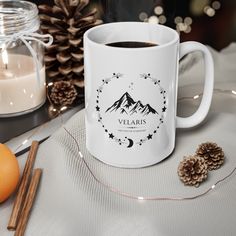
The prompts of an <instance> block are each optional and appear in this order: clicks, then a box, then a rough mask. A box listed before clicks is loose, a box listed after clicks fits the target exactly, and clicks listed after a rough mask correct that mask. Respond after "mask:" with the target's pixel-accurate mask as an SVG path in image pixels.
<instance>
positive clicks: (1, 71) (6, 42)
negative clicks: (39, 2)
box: [0, 0, 52, 117]
mask: <svg viewBox="0 0 236 236" xmlns="http://www.w3.org/2000/svg"><path fill="white" fill-rule="evenodd" d="M39 28H40V21H39V17H38V9H37V6H36V5H35V4H33V3H30V2H26V1H17V0H13V1H12V0H10V1H8V0H6V1H0V117H9V116H17V115H21V114H25V113H29V112H32V111H34V110H35V109H37V108H39V107H40V106H42V105H43V104H44V102H45V100H46V85H45V66H44V62H43V55H44V50H43V48H44V46H45V45H46V44H50V43H51V42H48V43H44V42H43V39H44V38H47V37H48V38H49V39H50V40H49V41H52V37H51V36H50V35H40V34H39V33H40V32H39Z"/></svg>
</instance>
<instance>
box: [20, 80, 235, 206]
mask: <svg viewBox="0 0 236 236" xmlns="http://www.w3.org/2000/svg"><path fill="white" fill-rule="evenodd" d="M51 85H52V84H50V86H51ZM214 93H225V94H229V95H234V96H236V90H224V89H214ZM201 97H202V93H199V94H196V95H194V96H190V97H181V98H178V101H181V100H186V99H193V100H197V99H200V98H201ZM52 109H54V111H55V112H56V114H57V116H60V120H61V124H62V128H63V129H64V131H65V132H66V133H67V134H68V135H69V136H70V137H71V139H72V140H73V141H74V143H75V144H76V148H77V151H78V155H79V157H80V159H81V161H82V164H83V165H84V166H85V167H86V168H87V170H88V172H89V173H90V175H91V176H92V178H93V179H94V180H95V181H96V182H97V183H98V184H100V185H101V186H103V187H105V188H106V189H108V190H109V191H110V192H113V193H115V194H118V195H120V196H123V197H127V198H130V199H134V200H138V201H158V200H159V201H160V200H165V201H184V200H194V199H197V198H200V197H203V196H205V195H207V194H209V193H210V192H212V191H213V190H214V189H215V188H216V187H217V186H218V185H219V184H220V183H222V182H224V181H226V180H227V179H228V178H230V177H231V176H232V175H233V174H234V173H235V171H236V167H235V168H233V169H232V170H231V172H230V173H229V174H228V175H226V176H224V177H223V178H221V179H219V180H218V181H217V182H215V183H214V184H213V185H212V186H210V187H209V188H208V189H207V190H205V191H203V192H202V193H200V194H196V195H193V196H188V197H184V196H180V197H171V196H165V197H160V196H141V195H133V194H131V193H128V192H124V191H121V190H120V189H117V188H115V187H113V186H110V185H109V184H106V183H105V182H103V181H102V180H100V179H99V178H98V177H97V176H96V175H95V174H94V172H93V170H92V169H91V168H90V166H89V164H88V162H87V161H86V159H85V158H84V155H83V153H82V151H81V149H80V144H79V143H78V141H77V140H76V138H75V137H74V136H73V135H72V134H71V132H70V131H69V130H68V129H67V128H66V127H65V125H64V121H63V116H62V113H63V112H64V111H66V110H67V109H68V107H66V106H63V107H60V108H55V107H52ZM39 130H40V128H39V129H37V130H36V131H35V132H34V133H33V134H31V135H30V136H29V137H27V138H26V139H25V140H24V141H23V142H22V144H21V146H22V145H24V144H25V143H26V142H28V140H29V139H30V138H32V137H33V135H36V133H38V132H39ZM18 148H19V147H18ZM18 148H17V149H18Z"/></svg>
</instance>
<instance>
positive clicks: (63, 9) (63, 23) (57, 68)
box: [39, 0, 101, 87]
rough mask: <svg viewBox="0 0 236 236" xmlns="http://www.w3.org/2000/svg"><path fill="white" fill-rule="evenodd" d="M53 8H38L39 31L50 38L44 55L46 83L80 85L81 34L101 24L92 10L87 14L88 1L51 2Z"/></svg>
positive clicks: (64, 0)
mask: <svg viewBox="0 0 236 236" xmlns="http://www.w3.org/2000/svg"><path fill="white" fill-rule="evenodd" d="M54 3H55V5H54V6H52V7H51V6H48V5H39V12H40V19H41V30H42V32H43V33H49V34H51V35H52V36H53V39H54V42H53V44H52V45H51V46H49V47H48V48H47V49H46V51H45V57H44V60H45V64H46V72H47V76H48V78H49V80H50V81H57V80H75V81H74V84H75V85H76V86H79V87H84V83H83V69H84V66H83V58H84V55H83V34H84V32H85V31H86V30H87V29H89V28H91V27H93V26H95V25H98V24H100V23H101V21H100V20H96V18H95V14H96V12H97V10H96V9H92V10H87V8H86V7H87V6H88V4H89V0H54Z"/></svg>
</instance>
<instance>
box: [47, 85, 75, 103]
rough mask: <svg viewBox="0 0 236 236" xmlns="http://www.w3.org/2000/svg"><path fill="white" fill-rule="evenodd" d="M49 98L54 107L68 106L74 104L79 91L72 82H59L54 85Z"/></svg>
mask: <svg viewBox="0 0 236 236" xmlns="http://www.w3.org/2000/svg"><path fill="white" fill-rule="evenodd" d="M49 97H50V100H51V102H52V103H53V104H54V105H56V106H60V107H62V106H67V105H71V104H72V103H73V102H74V100H75V99H76V97H77V91H76V89H75V86H74V85H73V84H72V83H71V82H70V81H57V82H54V83H53V85H52V88H51V90H50V93H49Z"/></svg>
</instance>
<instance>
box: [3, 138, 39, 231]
mask: <svg viewBox="0 0 236 236" xmlns="http://www.w3.org/2000/svg"><path fill="white" fill-rule="evenodd" d="M38 146H39V143H38V142H37V141H33V142H32V144H31V147H30V151H29V155H28V158H27V160H26V163H25V167H24V171H23V174H22V178H21V182H20V185H19V189H18V192H17V195H16V199H15V202H14V205H13V209H12V213H11V217H10V220H9V223H8V226H7V229H8V230H15V229H16V226H17V222H18V219H19V215H20V213H21V210H22V207H23V202H24V200H25V195H26V192H27V187H28V184H29V180H30V175H31V172H32V169H33V165H34V162H35V158H36V153H37V150H38Z"/></svg>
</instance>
